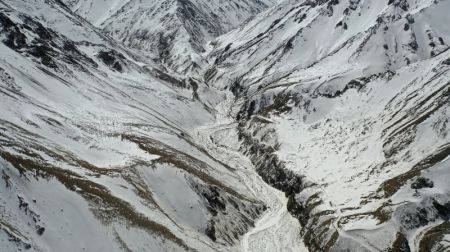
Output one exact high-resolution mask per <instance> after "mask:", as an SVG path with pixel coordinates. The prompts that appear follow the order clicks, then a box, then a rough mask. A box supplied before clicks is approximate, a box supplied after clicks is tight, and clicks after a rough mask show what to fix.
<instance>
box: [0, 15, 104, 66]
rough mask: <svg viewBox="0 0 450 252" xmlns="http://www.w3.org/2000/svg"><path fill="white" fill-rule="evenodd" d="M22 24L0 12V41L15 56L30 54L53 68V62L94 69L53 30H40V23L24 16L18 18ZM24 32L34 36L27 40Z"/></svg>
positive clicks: (74, 47)
mask: <svg viewBox="0 0 450 252" xmlns="http://www.w3.org/2000/svg"><path fill="white" fill-rule="evenodd" d="M20 18H21V19H22V22H23V23H22V24H16V23H15V22H13V21H12V20H11V19H10V18H9V17H8V15H7V12H5V13H0V29H1V30H0V31H1V32H2V33H4V34H5V35H6V38H5V39H4V40H3V41H2V42H3V43H4V44H5V45H6V46H8V47H9V48H11V49H13V50H15V51H16V52H18V53H21V54H25V55H30V56H32V57H34V58H35V59H37V60H39V61H40V62H41V63H42V64H43V65H45V66H47V67H49V68H53V69H57V68H58V67H59V66H58V64H57V63H56V61H57V60H56V59H61V60H63V61H65V62H67V63H70V64H72V65H75V66H77V67H80V68H83V65H84V64H89V65H91V66H93V67H97V64H96V63H95V62H94V61H93V60H92V59H91V58H89V57H88V56H86V55H85V54H83V53H81V52H80V51H79V50H78V48H77V46H76V45H75V43H74V42H72V41H70V40H68V39H67V38H65V37H64V36H62V35H60V34H57V33H56V32H54V31H53V30H51V29H49V28H46V27H44V26H43V25H42V24H41V23H40V22H38V21H36V20H34V19H33V18H31V17H29V16H25V15H20ZM26 33H32V34H34V36H33V38H32V39H30V38H27V36H26V35H25V34H26Z"/></svg>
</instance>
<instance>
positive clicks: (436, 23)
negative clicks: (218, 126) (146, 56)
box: [205, 1, 450, 251]
mask: <svg viewBox="0 0 450 252" xmlns="http://www.w3.org/2000/svg"><path fill="white" fill-rule="evenodd" d="M448 8H450V5H449V2H448V1H420V2H418V1H376V2H373V1H301V2H295V3H294V2H291V1H284V2H282V3H280V5H278V6H276V7H273V8H271V9H269V10H267V11H265V12H263V13H261V14H260V15H258V16H256V17H255V18H254V19H253V20H252V21H250V22H249V23H248V24H247V25H245V26H243V27H242V28H239V29H236V30H234V31H232V32H230V33H228V34H226V35H224V36H221V37H219V38H218V39H217V40H216V41H214V42H213V44H215V48H213V49H212V51H211V52H210V54H209V55H210V56H209V57H210V58H209V61H210V67H209V68H208V69H207V71H206V72H205V80H206V81H207V82H208V83H209V84H210V85H216V86H217V87H219V88H226V89H229V90H231V91H232V92H233V93H235V94H236V95H237V97H238V98H239V100H240V101H241V102H242V103H243V104H244V105H243V106H242V107H241V110H240V112H239V113H238V115H237V119H238V120H239V121H240V126H239V130H240V138H241V140H242V141H243V145H242V151H244V152H245V153H246V154H247V155H248V156H249V157H250V158H251V159H252V161H253V163H254V164H255V166H256V167H257V171H258V173H259V174H260V175H261V176H262V177H263V178H264V180H265V181H266V182H267V183H269V184H271V185H273V186H274V187H276V188H278V189H280V190H283V191H284V192H286V194H287V195H288V196H289V202H288V208H289V210H290V212H291V213H292V214H293V215H294V216H296V217H297V218H298V219H299V221H300V222H301V224H302V227H303V230H302V235H303V238H304V240H305V244H306V245H307V246H308V248H309V249H310V251H342V250H347V249H348V250H350V251H446V250H448V248H449V247H448V246H449V244H448V241H447V239H448V236H449V235H450V229H449V228H448V223H449V222H448V221H449V219H448V217H449V214H450V208H449V204H450V198H449V196H450V191H449V190H450V188H449V187H448V185H447V184H446V183H445V182H444V180H445V179H444V178H447V177H448V176H449V172H450V171H449V170H448V156H449V155H450V152H449V148H448V146H449V143H450V139H449V134H448V133H449V132H450V128H449V125H448V123H447V122H448V118H449V116H450V114H449V113H450V108H449V107H450V106H449V104H450V103H449V101H450V100H449V99H450V96H449V92H450V89H449V88H450V76H449V74H450V72H449V58H450V51H449V50H448V49H449V46H448V41H450V37H449V35H450V30H449V28H448V27H447V26H446V25H444V24H446V23H448V22H449V20H448V15H447V14H446V11H445V10H447V9H448Z"/></svg>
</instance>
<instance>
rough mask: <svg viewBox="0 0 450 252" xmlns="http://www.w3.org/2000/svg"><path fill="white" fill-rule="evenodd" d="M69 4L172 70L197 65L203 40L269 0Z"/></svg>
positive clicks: (70, 0)
mask: <svg viewBox="0 0 450 252" xmlns="http://www.w3.org/2000/svg"><path fill="white" fill-rule="evenodd" d="M66 2H67V4H68V6H70V7H71V9H72V10H73V11H74V12H76V13H78V14H79V15H81V16H82V17H84V18H86V19H87V20H89V21H91V22H92V23H93V24H95V25H96V26H98V27H99V28H101V29H103V30H104V31H105V32H106V33H108V34H109V35H111V36H112V37H114V38H116V39H117V40H118V41H121V42H123V43H124V44H125V45H126V46H128V47H130V48H134V49H138V50H141V51H144V52H145V53H147V54H150V55H153V57H154V58H155V59H157V60H159V61H161V62H162V63H164V65H166V66H167V67H169V68H170V69H173V70H175V71H177V72H183V73H186V72H190V71H194V72H195V71H198V69H197V68H198V67H199V66H200V65H202V64H203V59H202V57H201V53H202V52H203V51H204V47H205V45H206V42H207V41H209V40H211V39H213V38H215V37H217V36H219V35H222V34H224V33H225V32H228V31H230V30H231V29H232V28H235V27H237V26H238V25H240V24H242V23H243V22H244V21H245V20H247V19H249V18H250V17H252V16H253V15H255V14H257V13H259V12H261V11H262V10H263V9H265V8H267V7H268V6H270V5H272V4H273V1H272V0H232V1H206V0H157V1H139V0H129V1H116V0H109V1H107V2H101V3H100V2H98V1H92V0H67V1H66Z"/></svg>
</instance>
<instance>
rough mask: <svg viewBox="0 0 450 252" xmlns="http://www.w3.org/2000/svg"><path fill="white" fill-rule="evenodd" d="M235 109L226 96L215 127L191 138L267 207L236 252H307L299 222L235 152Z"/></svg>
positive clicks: (277, 193)
mask: <svg viewBox="0 0 450 252" xmlns="http://www.w3.org/2000/svg"><path fill="white" fill-rule="evenodd" d="M236 108H237V107H236V104H235V103H234V97H233V96H232V95H228V96H227V99H225V100H224V101H223V102H221V103H220V104H219V105H218V106H217V108H216V110H217V115H216V121H215V123H213V124H211V125H205V126H202V127H199V128H197V130H196V132H194V136H193V137H195V138H196V139H197V141H198V142H199V143H201V144H202V145H204V147H205V148H207V149H208V150H209V151H210V152H211V154H212V155H213V156H215V158H217V159H218V160H220V161H222V162H224V163H227V164H228V165H230V166H231V167H233V168H235V169H236V172H237V173H238V174H237V175H239V176H240V177H241V178H242V183H243V184H244V185H246V186H247V187H248V188H249V189H250V191H251V192H252V193H253V194H254V195H255V196H256V198H258V199H260V200H262V201H263V202H264V203H265V204H266V205H267V210H266V211H265V213H264V214H263V216H261V218H260V219H259V220H258V221H257V222H256V223H255V227H254V228H252V229H251V230H249V232H247V233H246V234H245V235H244V236H243V237H242V238H241V244H240V248H239V249H240V251H245V252H250V251H255V252H266V251H267V252H273V251H277V252H290V251H292V252H294V251H296V252H303V251H308V250H307V248H306V247H305V246H304V244H303V242H302V239H301V237H300V228H301V227H300V223H299V221H298V220H296V219H295V218H294V217H292V216H291V215H290V214H289V212H288V211H287V198H286V197H285V195H284V193H283V192H281V191H278V190H276V189H274V188H272V187H271V186H269V185H268V184H266V183H265V182H264V181H263V180H262V179H261V177H260V176H259V175H258V174H257V173H256V171H255V168H254V166H253V165H252V163H251V161H250V160H249V159H248V158H247V157H245V156H244V155H243V154H241V153H240V152H239V142H238V137H237V123H236V122H235V121H234V119H233V118H232V117H231V116H230V114H232V111H233V110H234V109H236Z"/></svg>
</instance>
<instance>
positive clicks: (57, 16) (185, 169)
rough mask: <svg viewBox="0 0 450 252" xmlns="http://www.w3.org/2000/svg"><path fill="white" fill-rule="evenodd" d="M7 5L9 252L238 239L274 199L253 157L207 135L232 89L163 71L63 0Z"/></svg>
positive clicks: (4, 205) (1, 48)
mask: <svg viewBox="0 0 450 252" xmlns="http://www.w3.org/2000/svg"><path fill="white" fill-rule="evenodd" d="M0 10H1V11H0V34H1V35H0V41H1V43H0V52H1V56H0V107H1V111H2V112H1V113H0V122H1V123H0V169H1V171H0V173H1V178H2V179H0V188H1V191H0V192H1V193H0V195H1V197H0V213H1V219H0V244H1V246H0V248H1V249H0V250H1V251H23V250H26V249H27V250H28V251H64V250H66V251H67V250H68V251H123V250H125V251H180V250H196V251H214V250H233V248H234V247H235V246H238V245H239V238H240V237H241V235H243V234H244V233H246V232H247V230H249V228H250V227H251V226H253V225H254V222H255V219H256V218H257V217H259V216H260V215H261V214H262V213H263V212H264V210H265V208H266V206H265V204H266V203H265V202H263V201H262V200H261V199H260V198H259V196H257V195H256V194H255V193H254V192H253V187H252V183H258V181H256V182H252V181H248V180H249V179H257V177H256V176H253V177H252V174H254V173H253V172H249V170H250V169H249V168H248V167H247V166H245V163H244V164H241V165H240V166H237V165H233V166H231V164H232V162H233V160H226V159H225V158H223V157H219V156H218V155H215V154H214V153H211V151H207V150H205V149H204V147H203V146H202V145H201V141H199V140H197V139H198V138H200V137H202V136H203V135H202V134H203V133H202V132H201V131H199V132H198V133H196V131H197V129H198V128H199V127H200V126H204V125H208V124H212V123H213V122H214V121H215V117H216V115H215V113H214V109H213V106H215V105H216V103H217V102H219V101H221V100H222V95H221V94H218V93H217V92H215V91H214V90H210V89H208V88H207V87H206V86H204V85H200V84H197V83H196V81H195V80H193V79H181V78H178V77H177V76H173V75H169V74H167V73H165V72H163V71H161V70H159V69H158V68H157V66H155V65H154V63H153V62H152V61H151V60H149V59H147V58H146V57H142V56H140V55H137V54H134V53H132V52H131V51H129V50H127V49H125V48H124V47H122V46H121V45H120V44H118V43H117V42H115V41H114V40H113V39H111V38H109V37H107V36H105V35H103V34H102V33H101V32H99V31H98V30H96V29H95V28H94V27H93V26H92V25H91V24H90V23H88V22H87V21H85V20H83V19H80V18H79V17H78V16H76V15H74V14H73V13H72V12H71V10H70V9H68V8H67V7H66V6H64V5H63V4H61V3H60V2H59V1H48V0H38V1H35V0H32V1H31V0H30V1H25V0H20V1H0ZM194 137H196V138H195V139H194ZM208 141H209V140H208ZM222 159H223V160H222ZM227 159H228V156H227ZM234 162H236V161H234ZM243 181H247V182H246V183H244V182H243Z"/></svg>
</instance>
